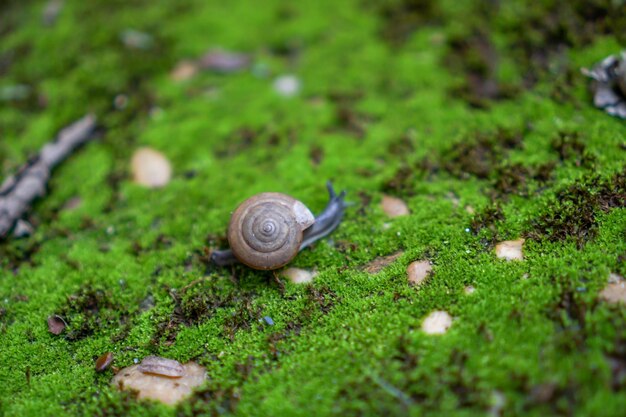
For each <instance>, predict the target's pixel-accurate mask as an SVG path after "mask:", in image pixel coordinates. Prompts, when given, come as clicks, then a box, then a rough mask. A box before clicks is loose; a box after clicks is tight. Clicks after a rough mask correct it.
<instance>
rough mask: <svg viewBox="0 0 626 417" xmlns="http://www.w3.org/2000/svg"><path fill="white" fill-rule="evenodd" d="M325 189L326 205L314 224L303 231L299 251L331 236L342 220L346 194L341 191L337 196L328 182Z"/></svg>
mask: <svg viewBox="0 0 626 417" xmlns="http://www.w3.org/2000/svg"><path fill="white" fill-rule="evenodd" d="M326 188H328V195H329V197H330V199H329V201H328V204H327V205H326V208H325V209H324V211H322V212H321V213H320V215H319V216H317V217H316V218H315V223H313V225H312V226H311V227H309V228H308V229H306V230H305V231H304V236H303V238H302V243H301V244H300V250H302V249H304V248H306V247H307V246H310V245H312V244H313V243H315V242H316V241H318V240H320V239H322V238H323V237H326V236H328V235H329V234H331V233H332V232H333V231H334V230H335V229H336V228H337V227H338V226H339V223H341V220H342V219H343V215H344V213H345V211H346V207H347V205H346V202H345V201H344V198H345V196H346V192H345V191H342V192H341V193H339V195H337V194H336V193H335V190H334V189H333V184H332V183H331V182H330V181H328V182H327V183H326Z"/></svg>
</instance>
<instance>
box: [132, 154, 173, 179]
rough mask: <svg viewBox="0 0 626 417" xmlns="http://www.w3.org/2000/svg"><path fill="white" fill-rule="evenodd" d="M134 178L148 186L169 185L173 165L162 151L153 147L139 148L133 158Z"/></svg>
mask: <svg viewBox="0 0 626 417" xmlns="http://www.w3.org/2000/svg"><path fill="white" fill-rule="evenodd" d="M131 168H132V172H133V180H134V181H135V182H136V183H137V184H140V185H143V186H144V187H148V188H159V187H163V186H165V185H167V183H169V182H170V179H171V178H172V166H171V165H170V162H169V161H168V159H167V158H166V157H165V155H163V154H162V153H161V152H159V151H156V150H154V149H151V148H139V149H137V150H136V151H135V153H134V154H133V158H132V160H131Z"/></svg>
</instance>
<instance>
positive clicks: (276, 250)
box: [211, 181, 346, 270]
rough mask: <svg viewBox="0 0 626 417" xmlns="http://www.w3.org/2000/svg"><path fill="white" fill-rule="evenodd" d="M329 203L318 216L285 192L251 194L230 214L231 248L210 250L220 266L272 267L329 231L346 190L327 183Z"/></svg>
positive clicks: (340, 212)
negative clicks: (334, 187) (240, 264)
mask: <svg viewBox="0 0 626 417" xmlns="http://www.w3.org/2000/svg"><path fill="white" fill-rule="evenodd" d="M326 187H327V188H328V194H329V202H328V204H327V205H326V208H325V209H324V211H323V212H322V213H321V214H320V215H319V216H317V217H314V216H313V213H311V211H310V210H309V209H308V208H307V207H306V206H305V205H304V204H303V203H302V202H300V201H298V200H296V199H295V198H293V197H290V196H288V195H286V194H281V193H261V194H257V195H255V196H252V197H250V198H249V199H247V200H246V201H244V202H243V203H241V205H239V207H237V209H236V210H235V211H234V213H233V215H232V216H231V219H230V223H229V225H228V243H229V244H230V249H227V250H218V251H213V252H212V254H211V261H212V262H213V263H215V264H216V265H219V266H226V265H232V264H236V263H238V262H240V263H242V264H244V265H247V266H249V267H250V268H253V269H261V270H271V269H277V268H280V267H282V266H284V265H286V264H288V263H289V262H290V261H291V260H292V259H293V258H295V256H296V255H297V254H298V252H300V251H301V250H302V249H304V248H306V247H307V246H310V245H311V244H313V242H315V241H317V240H319V239H322V238H323V237H325V236H328V235H329V234H330V233H332V232H333V231H334V230H335V229H336V228H337V227H338V226H339V223H341V220H342V219H343V214H344V212H345V208H346V203H345V201H344V197H345V195H346V192H345V191H342V192H341V193H340V194H336V193H335V190H334V189H333V186H332V184H331V183H330V181H329V182H328V183H327V184H326Z"/></svg>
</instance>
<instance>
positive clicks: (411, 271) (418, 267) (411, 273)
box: [406, 261, 433, 285]
mask: <svg viewBox="0 0 626 417" xmlns="http://www.w3.org/2000/svg"><path fill="white" fill-rule="evenodd" d="M432 270H433V267H432V265H431V264H430V262H428V261H415V262H411V263H410V264H409V266H407V267H406V274H407V278H408V280H409V283H410V284H412V285H420V284H422V283H423V282H424V281H426V278H427V277H428V275H430V273H431V272H432Z"/></svg>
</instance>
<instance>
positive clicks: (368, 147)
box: [0, 0, 626, 416]
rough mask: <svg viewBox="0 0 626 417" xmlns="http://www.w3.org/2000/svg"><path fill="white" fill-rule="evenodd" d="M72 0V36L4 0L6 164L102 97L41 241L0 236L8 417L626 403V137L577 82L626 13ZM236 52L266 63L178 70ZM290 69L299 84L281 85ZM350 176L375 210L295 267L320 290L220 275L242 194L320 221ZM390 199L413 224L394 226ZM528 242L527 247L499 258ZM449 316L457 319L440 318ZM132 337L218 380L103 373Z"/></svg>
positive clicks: (0, 31)
mask: <svg viewBox="0 0 626 417" xmlns="http://www.w3.org/2000/svg"><path fill="white" fill-rule="evenodd" d="M63 3H64V6H63V8H62V10H61V12H60V14H59V16H58V18H57V20H56V23H54V24H53V25H44V24H42V20H41V14H42V12H43V9H44V7H45V5H46V2H44V1H43V0H41V1H36V2H30V3H29V4H27V3H25V2H15V1H13V2H4V3H2V5H1V6H0V7H2V8H3V10H2V16H3V22H2V26H0V36H1V37H2V42H0V74H1V75H2V79H1V80H0V91H2V92H3V94H2V97H3V98H0V134H1V135H2V141H0V172H2V174H3V176H4V175H7V174H8V173H10V172H14V171H15V170H16V169H17V168H18V167H19V165H20V164H21V163H22V162H23V161H25V160H27V158H28V157H29V156H30V155H32V154H33V153H34V152H36V151H37V149H39V148H40V147H41V146H42V145H43V144H44V143H45V142H46V141H47V140H50V139H51V138H53V137H54V135H55V133H56V132H57V131H58V129H60V128H61V127H63V126H65V125H66V124H68V123H69V122H70V121H72V120H74V119H77V118H78V117H81V116H82V115H83V114H84V113H86V112H87V111H93V112H95V113H97V115H98V118H99V124H100V135H99V137H98V138H97V139H95V140H94V141H92V142H91V143H89V144H88V145H86V146H85V147H83V148H82V149H81V150H79V151H78V152H76V154H74V155H73V156H72V157H71V158H69V159H68V160H67V161H66V162H64V163H63V164H62V165H61V166H60V167H59V168H58V169H56V170H55V172H54V174H53V177H52V179H51V181H50V183H49V187H48V188H49V189H48V194H47V195H46V197H45V198H44V199H42V200H40V201H39V202H37V203H36V204H35V206H34V207H33V210H32V211H31V213H30V214H29V215H28V216H27V219H28V220H29V221H30V222H31V223H32V224H33V225H34V226H35V233H34V234H33V235H32V236H30V237H27V238H24V239H10V240H7V241H4V242H0V266H1V267H2V272H0V274H1V275H0V300H2V301H1V303H2V304H1V305H0V339H1V343H0V364H2V366H0V414H6V415H24V416H29V415H33V416H35V415H37V416H40V415H102V416H116V415H120V416H121V415H124V416H147V415H150V416H157V415H158V416H161V415H162V416H172V415H179V416H189V415H219V414H226V415H311V414H315V415H322V416H324V415H336V414H341V415H404V414H410V415H442V414H445V415H451V416H469V415H484V414H485V413H487V412H490V411H491V412H492V413H497V412H501V414H502V415H537V416H539V415H560V414H563V415H607V416H609V415H616V416H617V415H621V414H623V409H624V407H626V402H625V400H624V397H623V395H620V394H621V391H623V389H624V371H623V369H624V367H625V365H624V360H623V359H624V351H625V349H626V333H625V330H624V329H626V326H625V325H626V310H625V308H624V306H623V305H610V304H608V303H606V302H604V301H601V300H600V299H599V297H598V293H599V291H601V289H602V288H603V287H604V285H605V284H606V280H607V277H608V274H609V273H610V272H615V273H619V274H621V275H625V274H626V269H624V268H625V267H624V264H625V262H624V258H625V257H626V236H625V235H624V230H626V211H625V209H624V184H623V183H624V177H625V176H626V174H625V173H624V156H625V155H626V151H624V139H623V138H624V134H625V133H626V131H625V127H624V124H623V122H622V121H620V120H617V119H614V118H611V117H609V116H608V115H606V114H604V113H603V112H601V111H599V110H597V109H595V108H594V107H593V106H592V104H591V97H590V95H589V93H588V91H587V80H586V79H585V78H584V77H583V76H582V75H581V74H580V73H579V68H580V67H582V66H585V67H589V66H591V65H592V64H593V63H594V62H596V61H598V60H599V59H602V58H603V57H605V56H606V55H608V54H612V53H616V52H617V51H618V50H619V49H620V40H619V39H616V38H614V37H612V35H611V33H617V32H618V31H616V30H615V28H619V27H620V26H619V24H620V22H619V21H620V19H621V17H620V13H618V12H617V11H616V8H618V7H621V6H620V5H619V4H618V3H619V2H617V3H616V2H604V1H603V0H602V1H600V0H599V1H594V2H592V4H589V5H588V6H587V5H585V4H584V3H585V2H579V1H575V2H568V3H567V4H566V3H563V2H553V1H548V0H545V1H544V0H542V1H541V2H534V3H532V4H531V2H528V1H521V0H520V1H518V0H515V1H510V2H502V3H501V4H500V5H499V6H493V3H485V2H453V1H443V2H431V1H417V2H414V1H395V0H394V1H390V2H384V3H381V4H378V3H376V4H374V3H372V2H367V1H366V2H363V1H360V0H354V1H352V0H349V1H342V2H331V1H317V2H304V3H302V4H300V3H298V4H295V3H294V4H291V3H290V4H285V3H284V2H281V1H273V0H272V1H268V2H264V4H263V7H260V6H259V5H257V4H252V3H251V2H247V1H241V2H234V3H233V2H231V3H229V4H226V3H223V4H222V3H220V2H216V1H211V2H206V1H199V0H191V1H188V2H175V1H167V2H148V1H143V0H134V1H131V2H127V1H124V2H122V1H113V2H112V1H93V2H80V1H77V0H66V1H65V2H63ZM5 17H6V19H4V18H5ZM128 30H134V31H139V32H141V33H143V34H145V35H148V38H149V39H150V42H148V44H146V48H144V49H142V48H136V47H132V46H127V45H125V44H124V42H123V36H124V33H128V32H127V31H128ZM621 42H623V40H621ZM216 46H217V47H222V48H225V49H232V50H237V51H242V52H246V53H250V54H251V55H252V56H253V61H254V62H253V65H252V68H251V69H248V70H245V71H240V72H236V73H232V74H213V73H210V72H200V73H198V74H197V75H196V76H194V77H193V78H191V79H189V80H185V81H178V82H177V81H174V80H173V79H172V78H171V77H170V75H169V73H170V71H171V70H172V69H173V68H174V67H175V66H176V64H177V63H178V62H179V61H180V60H183V59H194V58H196V57H198V56H200V55H201V54H202V53H204V52H205V51H206V50H208V49H210V48H213V47H216ZM287 73H291V74H295V75H296V76H297V77H298V78H299V79H300V80H301V82H302V90H301V91H300V93H299V94H298V95H296V96H295V97H290V98H286V97H282V96H280V95H279V94H277V93H276V92H275V91H274V89H273V87H272V83H273V80H274V78H275V77H276V76H278V75H281V74H287ZM494 85H495V86H496V88H495V90H494V89H493V88H492V87H493V86H494ZM15 86H18V88H17V89H16V88H15ZM19 86H26V89H24V88H22V87H19ZM7 91H8V92H9V93H11V91H13V92H15V91H18V92H19V91H27V94H24V95H20V94H13V93H12V94H13V96H11V97H10V99H8V100H5V98H4V97H5V96H7V94H5V93H6V92H7ZM9 95H10V94H9ZM116 97H117V100H116ZM116 103H117V104H116ZM124 103H125V104H124ZM121 104H124V105H121ZM139 146H150V147H153V148H156V149H159V150H160V151H161V152H163V153H164V154H165V155H167V157H168V158H169V159H170V161H171V163H172V165H173V167H174V177H173V179H172V181H171V182H170V183H169V184H168V185H167V186H166V187H164V188H162V189H156V190H148V189H144V188H141V187H139V186H138V185H136V184H133V183H132V181H131V176H130V167H129V160H130V157H131V155H132V153H133V151H134V150H135V149H136V148H137V147H139ZM327 179H332V180H333V182H334V184H335V187H336V188H337V189H340V190H341V189H345V190H347V193H348V199H349V200H350V201H351V202H352V203H353V205H352V206H350V207H349V209H348V212H347V214H346V218H345V220H344V222H343V223H342V225H341V227H340V228H339V229H338V230H337V231H336V232H335V233H333V235H332V236H330V237H329V238H328V239H324V240H322V241H321V242H319V243H316V244H315V245H314V246H313V247H312V248H308V249H306V250H304V251H303V252H302V253H300V254H299V255H298V257H297V258H296V259H295V260H294V261H293V262H292V265H293V266H296V267H301V268H308V269H316V270H317V271H318V272H319V275H318V276H317V277H316V278H315V280H314V281H313V283H311V284H307V285H303V286H298V285H294V284H291V283H289V282H287V281H286V280H285V279H283V278H279V277H277V276H276V275H274V274H272V273H269V272H259V271H252V270H250V269H248V268H245V267H241V266H236V267H233V268H217V267H215V266H214V265H211V264H210V262H209V261H208V260H209V254H210V252H211V250H213V249H216V248H222V247H224V246H225V245H226V241H225V232H226V227H227V223H228V219H229V216H230V213H231V212H232V210H233V208H234V207H236V205H237V204H238V203H239V202H241V201H242V200H243V199H245V198H247V197H248V196H250V195H252V194H254V193H257V192H261V191H270V190H271V191H280V192H285V193H288V194H291V195H293V196H295V197H297V198H298V199H300V200H302V201H304V202H305V203H306V204H307V205H308V206H309V207H310V208H311V209H312V210H313V211H314V212H315V213H319V212H320V211H321V210H322V209H323V208H324V206H325V204H326V199H327V194H326V190H325V182H326V180H327ZM383 193H384V194H392V195H396V196H399V197H402V198H403V199H404V200H405V201H406V203H407V205H408V206H409V208H410V210H411V214H410V215H409V216H406V217H400V218H395V219H389V218H388V217H386V216H385V214H384V213H383V211H382V210H381V208H380V207H379V202H380V200H381V198H382V195H383ZM520 237H526V242H525V244H524V253H525V260H524V261H522V262H505V261H503V260H499V259H497V258H496V257H495V255H494V253H493V245H494V244H495V243H496V242H498V241H501V240H506V239H516V238H520ZM397 252H399V253H400V255H399V256H398V257H397V259H395V261H394V262H392V263H391V264H390V265H388V266H387V267H385V268H384V269H382V270H381V271H379V272H378V273H375V274H369V273H367V272H366V270H365V267H366V265H367V264H368V263H370V262H372V261H373V260H374V259H376V258H377V257H380V256H387V255H389V254H393V253H397ZM418 259H428V260H429V261H431V262H432V264H433V273H432V275H431V276H430V277H429V278H428V280H427V281H426V282H425V283H424V285H422V286H419V287H414V286H410V285H409V284H408V283H407V280H406V275H405V274H406V267H407V265H408V264H409V263H410V262H412V261H414V260H418ZM468 285H471V286H473V287H474V288H475V289H476V291H475V292H474V293H473V294H471V295H468V294H466V293H465V291H464V289H465V287H466V286H468ZM433 310H446V311H448V312H449V313H450V314H451V315H452V316H453V317H454V318H455V320H454V323H453V325H452V327H451V328H450V330H449V331H448V333H447V334H445V335H442V336H429V335H426V334H425V333H423V332H422V331H421V330H420V326H421V322H422V320H423V318H424V317H426V315H428V314H429V313H430V312H431V311H433ZM51 314H59V315H61V316H63V317H64V318H65V319H66V320H67V321H68V327H67V329H66V331H65V333H63V334H61V335H59V336H55V335H52V334H50V333H49V332H48V328H47V324H46V318H47V317H48V316H49V315H51ZM265 317H269V318H271V322H273V323H274V324H273V325H271V324H269V323H268V321H267V320H265V319H264V318H265ZM107 351H111V352H113V354H114V356H115V363H114V365H115V366H117V367H124V366H128V365H130V364H132V363H134V361H135V360H139V359H141V358H142V357H144V356H146V355H149V354H157V355H162V356H167V357H171V358H174V359H177V360H179V361H187V360H195V361H197V362H199V363H201V364H202V365H204V366H206V367H207V371H208V374H209V376H210V379H209V380H208V381H207V382H206V384H205V385H203V386H202V387H201V388H200V389H199V390H198V391H197V392H196V393H195V394H194V396H193V397H192V398H190V399H189V400H188V401H186V402H184V403H182V404H180V405H178V406H176V407H166V406H163V405H159V404H155V403H151V402H148V401H137V399H136V398H134V396H133V395H132V394H128V393H120V392H118V391H117V390H115V389H113V388H112V387H110V385H109V382H110V379H111V377H112V371H107V372H105V373H102V374H101V373H96V371H95V369H94V363H95V360H96V358H97V357H98V356H100V355H101V354H102V353H104V352H107ZM498 410H500V411H498Z"/></svg>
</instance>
